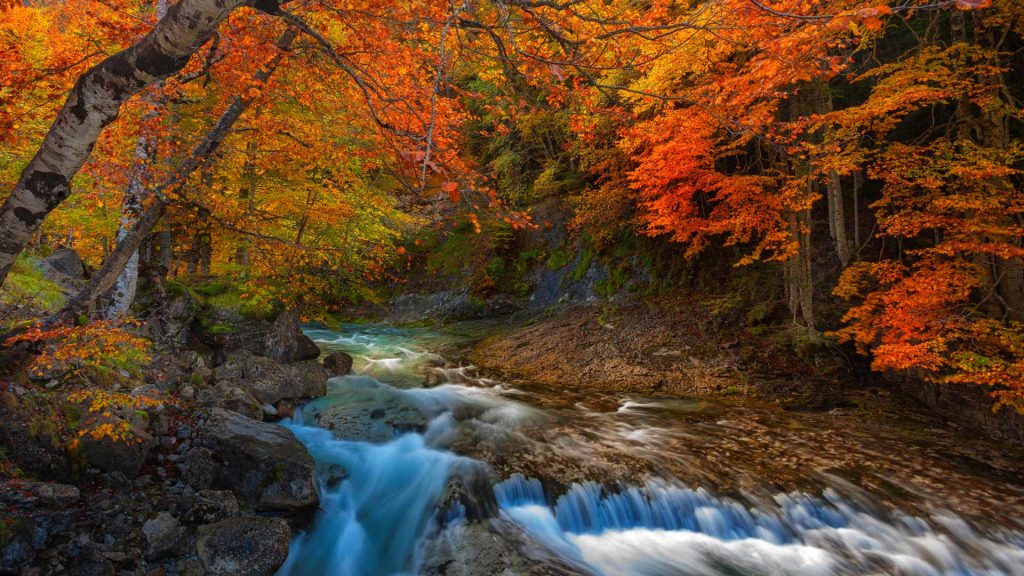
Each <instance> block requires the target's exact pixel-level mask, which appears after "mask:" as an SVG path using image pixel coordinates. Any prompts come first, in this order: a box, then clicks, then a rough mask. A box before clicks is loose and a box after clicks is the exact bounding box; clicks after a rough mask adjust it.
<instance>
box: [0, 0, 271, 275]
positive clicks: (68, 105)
mask: <svg viewBox="0 0 1024 576" xmlns="http://www.w3.org/2000/svg"><path fill="white" fill-rule="evenodd" d="M245 4H248V5H250V6H253V7H255V8H257V9H259V10H263V11H264V12H267V13H271V14H278V13H280V6H279V4H278V2H277V0H180V2H178V3H177V4H175V5H174V6H171V7H170V9H168V11H167V15H166V16H165V17H164V18H162V19H161V20H160V21H159V22H157V23H156V26H154V27H153V29H152V30H151V31H150V32H149V33H148V34H146V35H145V36H144V37H143V38H142V39H141V40H139V41H138V42H136V43H135V44H134V45H132V46H130V47H128V48H127V49H125V50H122V51H121V52H118V53H117V54H114V55H113V56H110V57H109V58H107V59H105V60H103V61H102V62H100V63H99V64H97V65H96V66H94V67H93V68H92V69H90V70H89V71H87V72H86V73H85V74H83V75H82V76H81V77H80V78H79V79H78V82H76V83H75V86H74V88H72V89H71V92H70V94H69V95H68V98H67V100H66V101H65V102H64V106H63V108H61V110H60V112H59V113H58V114H57V118H56V119H55V120H54V121H53V124H52V125H51V126H50V129H49V130H48V131H47V133H46V136H45V138H44V139H43V143H42V145H41V146H40V147H39V151H38V152H37V153H36V155H35V157H33V158H32V160H31V161H30V162H29V163H28V165H27V166H26V167H25V169H24V170H23V171H22V173H21V177H20V178H19V179H18V183H17V184H16V185H15V187H14V190H13V191H12V192H11V195H10V196H9V197H8V198H7V200H6V201H5V202H4V204H3V206H2V207H0V285H2V284H3V281H4V280H5V279H6V278H7V273H8V272H9V271H10V269H11V266H13V265H14V260H15V259H16V258H17V256H18V254H20V253H21V251H22V250H23V249H24V247H25V243H26V242H27V241H28V239H29V237H30V236H31V235H32V233H34V232H35V231H36V230H37V229H38V228H39V225H40V224H41V223H42V220H43V218H45V217H46V215H47V214H49V213H50V212H51V211H52V210H53V209H54V208H56V207H57V206H58V205H60V203H61V202H63V201H64V200H65V199H66V198H67V197H68V194H70V192H71V179H72V178H74V176H75V174H77V173H78V170H79V169H80V168H81V167H82V164H83V163H84V162H85V160H86V159H87V158H88V157H89V154H90V153H91V152H92V149H93V146H94V145H95V144H96V140H97V139H98V138H99V135H100V133H101V132H102V131H103V128H104V127H105V126H106V125H107V124H110V123H111V122H113V121H114V119H115V118H117V114H118V111H119V110H120V108H121V104H123V103H124V102H125V101H127V100H128V99H129V98H131V97H132V96H133V95H135V94H137V93H138V92H139V91H140V90H142V89H143V88H145V87H146V86H149V85H151V84H154V83H156V82H158V81H160V80H162V79H164V78H167V77H169V76H171V75H172V74H174V73H176V72H178V71H179V70H181V69H182V68H183V67H184V66H185V64H187V63H188V61H189V59H190V58H191V56H192V54H194V53H195V52H196V51H197V50H198V49H199V48H200V47H201V46H202V45H203V44H205V43H206V42H207V40H209V39H210V37H211V36H213V34H214V32H215V31H216V29H217V27H218V25H220V23H221V21H223V20H224V19H225V18H227V17H228V15H229V14H230V13H231V12H232V11H233V10H234V9H236V8H238V7H240V6H242V5H245Z"/></svg>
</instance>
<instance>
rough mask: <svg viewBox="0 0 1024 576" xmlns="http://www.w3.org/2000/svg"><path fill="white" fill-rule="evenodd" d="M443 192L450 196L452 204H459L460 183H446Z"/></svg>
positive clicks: (442, 185) (442, 186)
mask: <svg viewBox="0 0 1024 576" xmlns="http://www.w3.org/2000/svg"><path fill="white" fill-rule="evenodd" d="M441 190H442V191H444V192H446V193H447V194H448V197H449V198H451V200H452V202H458V201H459V183H458V182H452V181H450V180H449V181H448V182H445V183H444V184H441Z"/></svg>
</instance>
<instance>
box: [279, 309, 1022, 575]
mask: <svg viewBox="0 0 1024 576" xmlns="http://www.w3.org/2000/svg"><path fill="white" fill-rule="evenodd" d="M307 333H308V334H309V335H310V336H311V337H312V338H314V339H315V340H317V341H318V343H320V345H321V346H323V347H324V348H326V349H340V350H345V351H346V352H349V353H350V354H352V355H353V356H354V357H355V360H356V362H355V368H354V371H355V372H356V374H355V375H353V376H347V377H342V378H336V379H332V381H331V382H330V389H329V393H328V395H327V396H326V397H325V398H322V399H320V400H317V401H314V402H312V403H311V404H310V405H308V406H307V407H306V413H307V414H313V413H316V412H317V411H321V410H323V409H325V408H330V407H332V406H333V405H337V404H339V403H344V402H347V401H350V400H351V398H352V397H353V396H352V395H353V394H354V393H357V394H361V395H365V394H366V393H367V392H368V391H369V392H370V393H372V398H374V399H380V402H381V405H382V406H383V405H391V404H394V403H400V404H401V405H403V406H412V407H415V410H416V411H418V412H419V413H420V414H422V424H421V425H420V426H418V427H417V428H416V429H415V430H413V431H407V432H405V433H401V434H398V435H396V436H393V437H387V438H384V439H382V440H380V441H377V442H360V441H346V440H341V439H339V438H337V437H336V436H335V435H334V434H332V432H330V431H328V430H325V429H323V428H320V427H319V426H318V425H317V423H316V422H315V421H314V419H313V418H310V417H308V416H307V417H304V416H303V414H302V413H300V414H299V415H297V416H296V418H295V420H294V421H293V422H285V423H284V425H286V426H288V427H289V428H290V429H291V430H293V431H294V432H295V434H296V436H297V437H298V438H299V440H300V441H302V442H303V443H304V444H305V445H306V446H307V447H308V448H309V449H310V452H311V453H312V454H313V456H314V458H315V459H316V461H317V463H318V469H319V471H320V473H321V480H322V485H323V500H322V504H321V509H322V511H321V513H320V514H319V515H318V518H317V520H316V521H315V523H314V524H313V526H312V527H311V529H310V530H309V531H308V532H307V533H305V534H302V535H300V536H298V537H297V538H296V539H295V541H294V542H293V545H292V550H291V554H290V555H289V560H288V562H287V564H286V565H285V566H284V567H283V568H282V570H281V572H280V573H281V574H284V575H288V574H297V575H300V574H301V575H306V574H340V575H385V574H417V573H421V571H422V570H423V569H424V568H423V567H424V566H433V564H431V563H430V562H429V560H430V559H429V558H425V557H424V554H425V553H427V554H429V552H424V551H425V550H429V549H430V548H429V546H425V545H424V544H425V542H428V541H430V540H431V539H432V538H438V537H443V536H442V534H443V533H444V534H446V533H448V532H445V531H446V530H447V531H449V532H450V529H451V527H452V526H458V525H460V524H464V523H467V522H471V521H473V520H475V519H467V518H466V517H465V516H464V514H465V509H464V508H463V507H461V505H454V506H452V505H448V506H446V507H445V508H444V509H443V510H442V509H440V508H439V504H440V503H441V502H442V500H445V498H446V491H447V490H448V489H449V487H450V484H449V480H450V479H452V478H456V477H458V478H463V477H469V476H473V475H478V476H479V475H483V476H484V477H486V478H488V479H489V481H488V484H489V485H490V486H491V488H490V490H493V499H494V502H496V505H497V511H496V514H497V515H498V516H499V517H500V518H502V519H504V520H507V521H510V523H511V524H512V525H514V526H518V527H520V529H521V530H522V532H523V533H525V535H526V537H527V538H528V539H529V540H530V542H529V546H527V548H530V549H532V550H534V551H535V550H536V549H538V548H542V549H544V550H545V551H546V554H544V555H543V556H544V557H552V556H553V557H557V558H561V559H564V560H565V563H566V564H565V565H567V566H572V567H574V572H573V573H578V572H583V573H591V574H599V575H608V576H611V575H620V574H622V575H625V574H638V575H651V576H660V575H675V574H709V575H711V574H715V575H717V574H728V575H736V574H765V575H768V574H772V575H775V574H779V575H782V574H798V575H803V574H814V575H817V574H823V575H824V574H908V575H909V574H922V575H933V574H934V575H947V574H949V575H953V574H993V575H994V574H1011V575H1012V574H1024V516H1022V513H1021V510H1022V509H1024V506H1022V504H1021V502H1022V499H1024V496H1022V490H1021V487H1020V485H1019V483H1020V477H1019V476H1017V475H1016V474H1015V472H1017V471H1018V470H1019V469H1018V468H1014V465H1015V464H1014V463H1012V462H1011V463H1010V464H1008V465H1007V466H1006V467H997V468H995V469H993V468H992V466H990V465H988V464H984V465H983V464H982V462H981V461H980V460H979V461H974V460H971V459H970V457H969V455H967V456H964V455H963V454H962V453H960V452H949V451H948V446H946V443H948V442H947V439H946V438H944V437H942V435H941V434H940V433H939V432H936V431H931V430H928V429H927V428H925V429H924V430H923V431H921V430H910V431H908V430H905V429H903V428H902V427H893V426H888V425H877V426H876V425H874V424H868V423H864V422H859V421H847V420H839V421H836V420H835V419H831V420H830V419H828V418H826V417H825V416H822V415H798V414H791V413H781V412H779V411H775V410H771V409H769V408H765V407H757V406H748V405H743V404H712V403H709V402H705V401H697V400H689V399H678V398H675V399H673V398H641V397H634V396H626V395H615V394H603V395H593V394H579V395H574V394H571V393H566V392H554V391H547V390H543V389H540V390H538V389H536V388H532V387H529V386H526V387H522V388H523V389H514V388H512V387H510V386H508V385H506V384H502V383H500V382H496V381H494V380H489V379H485V378H480V377H479V376H478V375H477V374H476V373H475V371H474V370H472V369H471V368H465V367H463V368H459V367H451V366H446V365H445V363H444V362H445V360H444V357H443V356H442V354H449V353H450V352H452V351H453V350H455V349H457V348H458V346H459V345H460V344H462V343H464V342H466V341H467V340H469V337H463V336H453V335H448V334H439V333H435V332H431V331H428V330H398V329H393V328H386V327H374V326H369V327H367V326H358V327H357V326H349V327H346V328H345V331H344V333H338V332H332V331H328V330H309V331H307ZM427 385H429V387H427ZM360 397H363V396H360ZM851 423H855V424H856V425H855V426H851ZM485 489H486V488H485ZM487 496H491V495H490V494H488V495H487ZM500 526H501V525H500V524H498V523H494V522H492V526H491V531H492V532H493V533H494V534H495V537H496V538H501V537H502V535H503V533H502V530H503V529H502V528H501V527H500ZM508 536H509V539H510V541H512V540H513V535H512V534H508ZM516 538H518V539H517V540H516V541H519V540H521V538H520V537H519V535H516ZM524 555H527V556H529V551H524ZM489 568H490V567H488V566H476V567H463V569H462V570H461V571H459V570H457V569H456V570H453V571H452V572H451V573H453V574H454V573H473V574H489V573H491V572H490V571H489ZM548 573H559V570H556V569H551V571H550V572H548Z"/></svg>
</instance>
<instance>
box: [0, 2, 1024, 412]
mask: <svg viewBox="0 0 1024 576" xmlns="http://www.w3.org/2000/svg"><path fill="white" fill-rule="evenodd" d="M225 6H226V8H225ZM1022 94H1024V4H1022V3H1021V2H1019V1H1018V0H901V1H900V2H883V1H880V0H871V1H866V0H814V1H809V0H690V1H687V2H679V1H666V0H649V1H638V0H601V1H596V0H561V1H557V0H464V1H462V2H457V1H452V2H441V1H434V0H403V1H379V0H302V1H293V2H278V1H277V0H258V1H254V2H239V1H237V0H228V1H227V2H219V3H218V2H214V1H213V0H180V1H179V2H177V3H173V4H172V3H170V2H167V1H166V0H143V1H125V0H67V1H65V2H45V1H26V2H24V3H22V2H16V1H11V0H5V1H4V3H3V5H2V8H0V200H3V201H4V204H3V207H2V208H0V282H2V283H3V290H4V298H5V304H7V305H13V304H18V305H26V306H34V307H36V308H42V309H45V312H44V313H43V314H42V315H43V316H46V322H44V326H43V329H44V331H42V332H34V333H30V334H35V336H32V337H37V338H42V337H45V334H48V333H50V334H52V333H53V332H52V330H51V332H46V331H45V330H46V329H53V328H54V326H65V328H57V329H56V330H68V329H69V328H66V326H68V325H70V324H76V323H77V324H79V325H86V326H89V325H90V322H91V321H92V322H100V323H102V322H110V321H116V320H120V319H123V318H124V317H125V316H126V315H131V314H132V313H133V312H132V309H131V305H132V303H133V301H134V300H135V299H136V298H135V297H136V293H137V292H138V291H139V288H138V287H142V286H145V287H146V288H147V290H151V291H152V290H156V291H157V292H159V291H162V290H165V289H166V287H167V286H168V285H171V284H172V283H174V282H186V283H187V282H192V283H194V284H200V283H209V282H210V281H211V279H217V281H219V282H220V283H221V284H222V286H221V287H220V288H218V289H219V290H222V291H226V293H230V294H231V295H233V296H232V297H234V298H236V299H237V300H238V303H239V305H240V306H242V305H244V307H246V308H247V309H251V310H259V309H264V308H270V307H292V306H295V305H302V306H303V309H304V311H305V314H306V315H307V317H309V318H314V317H323V316H326V315H330V314H336V313H340V312H342V311H343V310H345V308H346V306H349V305H350V304H353V303H358V302H361V301H365V300H374V299H381V298H386V297H389V296H391V295H394V291H395V290H396V289H397V290H400V289H401V285H402V282H403V281H404V279H403V274H404V271H407V270H408V269H409V266H410V262H411V261H412V258H413V256H414V255H422V254H423V253H424V252H425V251H427V249H428V247H424V242H425V240H424V239H425V238H429V236H430V234H432V233H433V232H434V231H439V230H440V231H450V230H453V229H455V230H462V231H465V232H467V233H468V234H472V235H475V237H478V238H479V239H480V241H479V242H478V243H475V244H474V246H473V247H475V248H478V249H479V250H481V252H480V254H484V252H482V251H484V250H490V251H491V252H488V253H486V254H485V255H482V256H480V257H479V258H468V257H467V258H465V259H459V260H458V261H457V262H456V264H457V265H453V268H459V267H461V268H466V269H467V270H471V271H472V286H471V288H472V289H474V290H478V291H481V292H482V293H487V291H493V290H495V289H496V288H495V287H496V286H498V285H499V284H501V282H499V280H500V278H499V276H500V275H501V274H506V275H507V274H509V273H510V272H508V270H509V269H510V267H509V266H508V265H506V264H504V263H502V262H498V264H501V266H498V265H495V264H494V261H493V259H492V256H493V255H494V254H493V252H495V251H496V250H498V248H496V246H498V245H499V244H500V241H501V239H502V238H504V237H505V236H503V235H506V236H507V235H510V234H511V235H514V234H517V233H520V232H522V231H524V230H528V229H534V228H536V227H539V226H543V222H539V221H535V220H536V219H534V218H533V217H532V216H531V205H532V204H533V203H534V202H535V201H536V200H538V199H539V198H542V197H544V196H549V195H554V196H560V197H568V198H571V200H572V206H573V212H572V214H571V224H570V227H571V230H572V233H573V234H575V235H577V236H579V237H581V238H586V241H587V243H588V246H589V247H590V248H588V250H592V251H595V252H598V253H605V254H609V253H611V254H614V253H615V252H614V250H615V246H616V245H617V244H618V245H621V244H622V243H623V241H624V240H623V239H624V238H634V239H635V238H654V239H655V240H658V241H662V242H666V243H668V244H669V245H670V246H672V250H673V251H672V255H671V257H672V258H675V259H678V260H680V261H691V262H697V263H698V265H699V263H700V262H701V261H702V259H706V258H710V257H714V258H719V259H721V258H728V259H729V264H730V265H735V266H737V267H750V266H761V265H765V266H769V267H771V268H770V269H771V270H773V271H775V272H777V277H778V279H779V281H780V285H781V287H782V290H783V292H782V298H781V299H782V300H783V306H784V308H785V310H786V315H787V321H788V322H789V323H791V324H793V325H796V326H799V327H800V329H801V330H803V331H805V332H807V333H810V334H814V335H817V336H821V335H824V337H827V338H830V339H832V341H834V342H837V343H839V344H843V343H851V344H852V345H853V346H855V347H856V349H857V350H858V351H859V352H861V353H863V354H864V355H866V356H868V357H870V359H871V363H872V367H873V368H875V369H876V370H895V371H901V372H910V373H913V374H916V375H922V376H925V377H927V378H930V379H933V380H936V381H939V382H946V383H958V384H969V385H980V386H986V387H990V388H991V390H992V392H993V393H994V394H995V395H996V396H997V398H998V399H999V400H1000V402H1002V403H1004V404H1008V405H1013V406H1016V407H1018V409H1021V407H1022V406H1024V266H1022V261H1024V243H1022V237H1024V178H1022V176H1021V170H1022V168H1024V139H1022V134H1024V126H1022V121H1024V109H1022V105H1021V104H1022V103H1021V95H1022ZM62 246H70V247H73V248H74V249H75V250H76V251H77V252H78V253H80V254H81V255H82V257H83V259H84V260H85V261H86V263H87V264H88V265H89V266H91V267H92V268H93V269H94V271H93V273H92V275H91V277H90V279H89V282H88V284H87V285H85V286H83V287H81V288H80V290H78V291H77V292H76V293H74V294H71V295H70V297H69V298H68V299H67V300H66V301H61V299H60V298H56V297H49V298H44V299H40V296H45V295H47V294H49V293H47V292H46V291H44V290H43V289H42V288H40V289H38V290H35V289H26V283H27V282H30V281H31V280H30V279H31V278H32V277H33V276H32V273H31V266H32V264H31V263H30V262H28V261H27V260H26V258H27V257H28V256H32V255H35V256H38V255H41V254H44V253H48V252H51V251H53V250H54V249H55V248H58V247H62ZM551 258H554V255H551ZM549 261H551V260H549ZM558 264H561V265H564V264H565V263H564V262H553V264H552V265H558ZM499 268H501V271H499ZM396 286H397V288H396ZM43 300H45V301H43ZM91 326H92V328H91V329H92V330H96V329H97V328H96V327H97V326H100V327H102V326H107V325H106V324H91ZM60 333H61V334H63V332H60ZM16 338H22V339H24V338H26V336H25V335H24V334H23V335H21V336H17V337H16Z"/></svg>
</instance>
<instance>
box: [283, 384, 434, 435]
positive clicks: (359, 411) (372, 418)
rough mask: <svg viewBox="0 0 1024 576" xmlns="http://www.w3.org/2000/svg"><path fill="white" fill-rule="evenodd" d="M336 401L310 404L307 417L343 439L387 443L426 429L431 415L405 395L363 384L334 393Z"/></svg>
mask: <svg viewBox="0 0 1024 576" xmlns="http://www.w3.org/2000/svg"><path fill="white" fill-rule="evenodd" d="M331 397H332V398H336V399H337V401H335V402H332V403H331V404H330V405H327V406H307V407H306V408H305V409H304V412H303V414H304V416H305V417H307V418H312V419H313V420H314V421H316V422H317V423H318V424H319V425H320V426H322V427H324V428H327V429H329V430H332V431H333V432H334V434H335V435H336V436H338V437H340V438H342V439H344V440H354V441H360V442H388V441H390V440H392V439H394V438H395V436H398V435H400V434H403V433H406V432H418V431H422V430H424V429H425V428H426V426H427V422H429V417H428V416H427V414H425V413H424V412H422V411H421V410H420V409H419V408H417V407H416V405H415V404H413V403H412V402H410V401H409V400H408V399H407V398H406V397H404V396H402V395H400V394H398V393H396V392H395V391H394V390H393V389H391V388H387V387H369V386H367V387H361V386H355V387H352V388H348V389H344V390H338V391H336V392H332V396H331Z"/></svg>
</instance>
